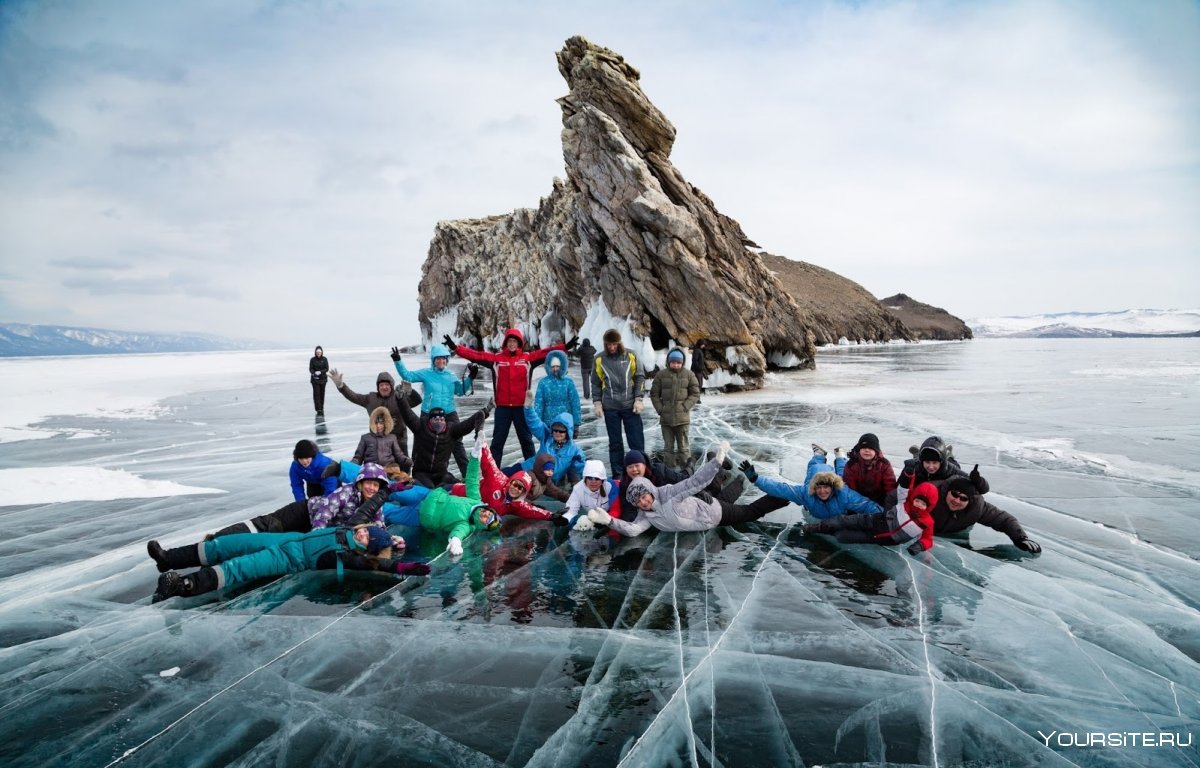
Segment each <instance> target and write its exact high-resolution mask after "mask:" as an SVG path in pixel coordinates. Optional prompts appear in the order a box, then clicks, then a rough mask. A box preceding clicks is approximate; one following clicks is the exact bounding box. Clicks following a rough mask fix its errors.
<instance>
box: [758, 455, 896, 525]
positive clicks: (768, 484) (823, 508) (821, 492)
mask: <svg viewBox="0 0 1200 768" xmlns="http://www.w3.org/2000/svg"><path fill="white" fill-rule="evenodd" d="M845 461H846V460H845V458H843V457H839V461H838V463H839V464H844V462H845ZM839 468H840V467H839ZM739 469H741V470H742V472H743V473H744V474H745V475H746V479H747V480H749V481H750V482H752V483H754V485H755V486H757V487H758V489H759V490H760V491H762V492H763V493H766V494H769V495H771V496H778V497H779V498H781V499H787V500H788V501H790V502H792V503H794V504H800V505H801V506H803V507H804V508H805V509H807V510H808V513H809V514H810V515H812V516H813V517H815V518H817V519H818V520H827V519H829V518H831V517H837V516H838V515H845V514H851V513H861V514H866V515H875V514H879V513H880V512H883V507H881V506H879V505H878V504H876V503H875V502H873V501H871V500H870V499H868V498H867V497H866V496H863V495H861V494H860V493H858V492H857V491H854V490H851V489H850V488H847V487H846V484H845V483H844V482H843V481H842V478H840V477H838V474H837V472H836V471H835V470H834V468H833V467H831V466H829V465H828V464H826V463H825V451H824V450H823V449H822V448H821V447H820V446H818V445H813V456H812V458H811V459H809V461H808V472H807V473H806V474H805V477H804V485H792V484H791V483H787V482H784V481H782V480H771V479H769V478H766V477H760V476H759V474H758V472H757V471H755V469H754V465H753V464H751V463H750V462H749V460H747V461H743V462H742V463H741V465H740V466H739Z"/></svg>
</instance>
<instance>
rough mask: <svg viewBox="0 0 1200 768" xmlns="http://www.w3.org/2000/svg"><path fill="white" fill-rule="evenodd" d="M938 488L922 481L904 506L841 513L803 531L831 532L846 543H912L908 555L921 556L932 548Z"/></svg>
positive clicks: (886, 544)
mask: <svg viewBox="0 0 1200 768" xmlns="http://www.w3.org/2000/svg"><path fill="white" fill-rule="evenodd" d="M937 501H938V489H937V486H935V485H934V484H933V483H921V484H920V485H918V486H917V487H916V488H914V489H913V490H912V493H910V494H908V497H907V498H905V499H904V506H903V507H892V508H891V509H889V510H888V511H886V512H882V513H879V514H875V515H838V516H837V517H829V518H826V519H824V520H819V521H817V522H815V523H812V524H810V525H806V526H804V533H805V534H810V533H831V534H833V535H834V537H835V538H837V540H838V541H840V542H842V543H843V544H882V545H884V546H890V545H893V544H908V543H909V542H912V543H911V544H909V547H908V551H909V554H913V555H919V554H921V553H922V552H924V551H926V550H928V549H931V548H932V547H933V527H934V525H933V515H932V514H931V513H932V512H933V508H934V506H936V505H937Z"/></svg>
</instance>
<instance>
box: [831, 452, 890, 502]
mask: <svg viewBox="0 0 1200 768" xmlns="http://www.w3.org/2000/svg"><path fill="white" fill-rule="evenodd" d="M840 474H841V476H842V479H843V480H845V481H846V485H847V486H849V487H850V488H851V489H852V490H855V491H858V492H859V493H860V494H861V495H863V496H866V497H867V498H868V499H870V500H871V501H873V502H875V503H876V504H878V505H879V506H881V507H883V508H884V509H890V508H891V507H893V506H895V504H896V470H895V469H893V468H892V463H891V462H890V461H888V460H887V458H885V457H884V455H883V453H882V452H881V453H879V454H878V455H876V457H875V459H874V461H872V462H870V463H869V464H868V463H867V462H865V461H863V460H862V459H860V458H859V457H858V451H851V452H850V458H849V460H848V461H847V462H846V465H845V467H844V468H843V469H842V471H841V472H840Z"/></svg>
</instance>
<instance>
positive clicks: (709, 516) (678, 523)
mask: <svg viewBox="0 0 1200 768" xmlns="http://www.w3.org/2000/svg"><path fill="white" fill-rule="evenodd" d="M728 452H729V443H721V444H720V446H718V447H717V449H716V451H715V452H714V454H713V457H712V459H710V460H709V461H707V462H706V463H705V464H704V465H703V466H701V467H700V468H699V469H697V470H696V474H694V475H692V476H691V477H689V478H687V479H686V480H684V481H682V482H679V483H674V484H672V485H664V486H662V487H660V488H656V487H654V483H651V482H650V481H649V480H647V479H646V478H644V477H638V478H634V480H633V481H632V482H631V483H630V484H629V488H628V489H626V491H625V500H626V502H627V503H628V504H632V505H633V506H634V507H636V508H637V510H638V512H637V517H636V518H635V519H634V520H633V521H632V522H630V521H628V520H622V519H621V518H618V517H613V516H612V515H610V514H609V513H607V512H605V511H604V510H602V509H591V510H588V513H587V516H588V519H589V520H591V521H592V522H593V523H595V524H596V525H607V526H609V527H611V528H612V530H614V531H617V532H618V533H620V534H623V535H625V536H638V535H640V534H642V533H644V532H645V531H647V530H649V529H650V528H651V527H654V528H657V529H658V530H660V531H707V530H710V529H712V528H716V527H717V526H718V525H736V524H737V523H748V522H750V521H752V520H757V519H759V518H760V517H762V516H763V515H765V514H767V513H768V512H773V511H775V510H777V509H780V508H782V507H786V506H787V505H788V502H787V500H786V499H781V498H779V497H778V496H770V495H767V496H762V497H760V498H758V499H755V500H754V501H752V502H750V503H749V504H730V503H729V502H727V501H723V500H721V499H714V498H713V497H712V496H710V495H708V494H704V495H703V496H695V495H693V494H695V493H697V492H698V491H702V490H703V489H704V486H706V485H708V484H709V482H711V481H712V479H713V478H714V477H716V476H717V472H718V471H720V469H721V462H723V461H724V460H725V454H727V453H728Z"/></svg>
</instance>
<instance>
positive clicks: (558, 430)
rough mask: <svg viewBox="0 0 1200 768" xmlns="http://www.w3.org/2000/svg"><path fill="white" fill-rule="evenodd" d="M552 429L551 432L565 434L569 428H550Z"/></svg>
mask: <svg viewBox="0 0 1200 768" xmlns="http://www.w3.org/2000/svg"><path fill="white" fill-rule="evenodd" d="M550 431H551V432H553V433H554V434H556V435H565V434H567V430H565V429H552V430H550Z"/></svg>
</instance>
